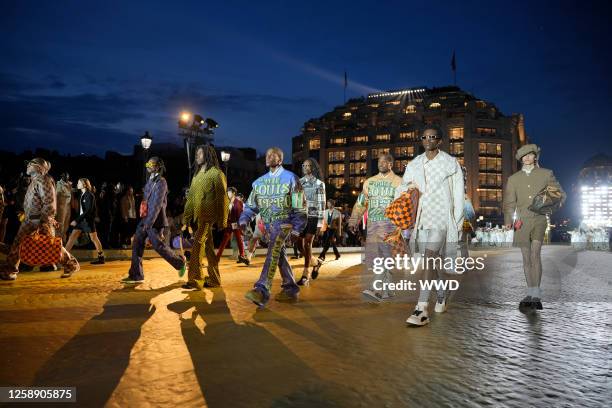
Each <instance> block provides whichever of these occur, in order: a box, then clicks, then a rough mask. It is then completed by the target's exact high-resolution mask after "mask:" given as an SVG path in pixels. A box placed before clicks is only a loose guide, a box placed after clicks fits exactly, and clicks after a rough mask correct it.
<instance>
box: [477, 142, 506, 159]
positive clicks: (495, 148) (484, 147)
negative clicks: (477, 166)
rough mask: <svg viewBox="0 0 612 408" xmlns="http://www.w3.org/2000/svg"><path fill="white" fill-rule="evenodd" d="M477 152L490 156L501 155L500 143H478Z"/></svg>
mask: <svg viewBox="0 0 612 408" xmlns="http://www.w3.org/2000/svg"><path fill="white" fill-rule="evenodd" d="M478 153H479V154H487V155H490V156H501V155H502V145H501V144H500V143H482V142H481V143H478Z"/></svg>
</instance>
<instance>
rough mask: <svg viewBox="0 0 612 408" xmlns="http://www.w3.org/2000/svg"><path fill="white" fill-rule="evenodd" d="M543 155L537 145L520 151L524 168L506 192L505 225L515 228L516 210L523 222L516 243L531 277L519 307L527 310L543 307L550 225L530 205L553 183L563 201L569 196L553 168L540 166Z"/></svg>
mask: <svg viewBox="0 0 612 408" xmlns="http://www.w3.org/2000/svg"><path fill="white" fill-rule="evenodd" d="M539 156H540V148H539V147H538V146H536V145H535V144H528V145H525V146H523V147H521V148H520V149H519V150H518V152H517V153H516V159H517V160H518V161H520V162H521V163H522V168H521V170H520V171H518V172H516V173H514V174H513V175H512V176H510V178H508V182H507V183H506V190H505V192H504V204H503V208H504V224H505V225H506V228H508V229H510V228H513V227H514V225H513V217H514V215H515V213H516V217H515V218H514V219H515V220H516V221H518V224H520V228H518V229H516V228H515V232H514V242H513V245H514V246H515V247H519V248H521V252H522V255H523V269H524V271H525V278H526V280H527V296H526V297H525V298H524V299H523V300H522V301H521V302H520V304H519V310H521V312H523V313H528V312H531V311H534V310H542V301H541V294H540V282H541V280H542V260H541V258H540V254H541V252H542V242H543V240H544V234H545V232H546V228H547V220H546V216H545V215H541V214H537V213H534V212H533V211H531V210H529V208H528V207H529V206H530V205H531V204H532V203H533V198H534V197H535V196H536V195H537V194H538V193H539V192H540V191H542V190H543V189H544V188H546V187H549V186H550V187H555V188H557V189H559V190H560V191H561V196H562V198H561V203H563V202H564V201H565V198H566V195H565V192H564V191H563V189H562V188H561V185H560V184H559V182H558V181H557V179H556V178H555V176H554V174H553V172H552V170H548V169H543V168H541V167H540V166H539V165H538V158H539ZM517 226H518V225H517Z"/></svg>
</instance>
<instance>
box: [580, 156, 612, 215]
mask: <svg viewBox="0 0 612 408" xmlns="http://www.w3.org/2000/svg"><path fill="white" fill-rule="evenodd" d="M578 183H579V191H580V202H581V206H580V207H581V212H582V222H583V223H584V224H585V225H586V226H587V227H612V157H610V156H608V155H606V154H598V155H596V156H594V157H592V158H591V159H589V160H588V161H587V162H586V163H585V164H584V166H583V167H582V170H581V171H580V176H579V177H578Z"/></svg>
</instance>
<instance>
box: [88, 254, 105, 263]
mask: <svg viewBox="0 0 612 408" xmlns="http://www.w3.org/2000/svg"><path fill="white" fill-rule="evenodd" d="M91 264H92V265H104V255H98V259H97V260H95V261H92V262H91Z"/></svg>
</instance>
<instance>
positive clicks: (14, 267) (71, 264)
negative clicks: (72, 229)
mask: <svg viewBox="0 0 612 408" xmlns="http://www.w3.org/2000/svg"><path fill="white" fill-rule="evenodd" d="M39 226H40V223H39V222H38V221H30V220H26V221H24V222H22V223H21V226H20V227H19V231H17V236H16V237H15V240H14V241H13V244H12V245H11V249H10V250H9V253H8V256H7V257H6V263H7V266H8V268H7V272H9V273H10V272H19V263H20V262H21V261H20V259H19V245H20V244H21V240H22V239H23V238H24V237H25V236H27V235H30V234H32V233H34V232H35V231H36V230H37V229H38V228H39ZM48 232H50V233H51V236H55V231H53V228H52V229H51V231H46V230H44V229H41V231H40V233H41V234H47V233H48ZM60 265H62V266H63V267H64V271H65V272H68V273H70V272H77V271H78V270H79V269H80V268H81V267H80V265H79V262H78V261H77V260H76V258H75V257H74V256H72V255H71V254H70V253H69V252H68V251H66V248H64V247H63V246H62V256H61V258H60Z"/></svg>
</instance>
